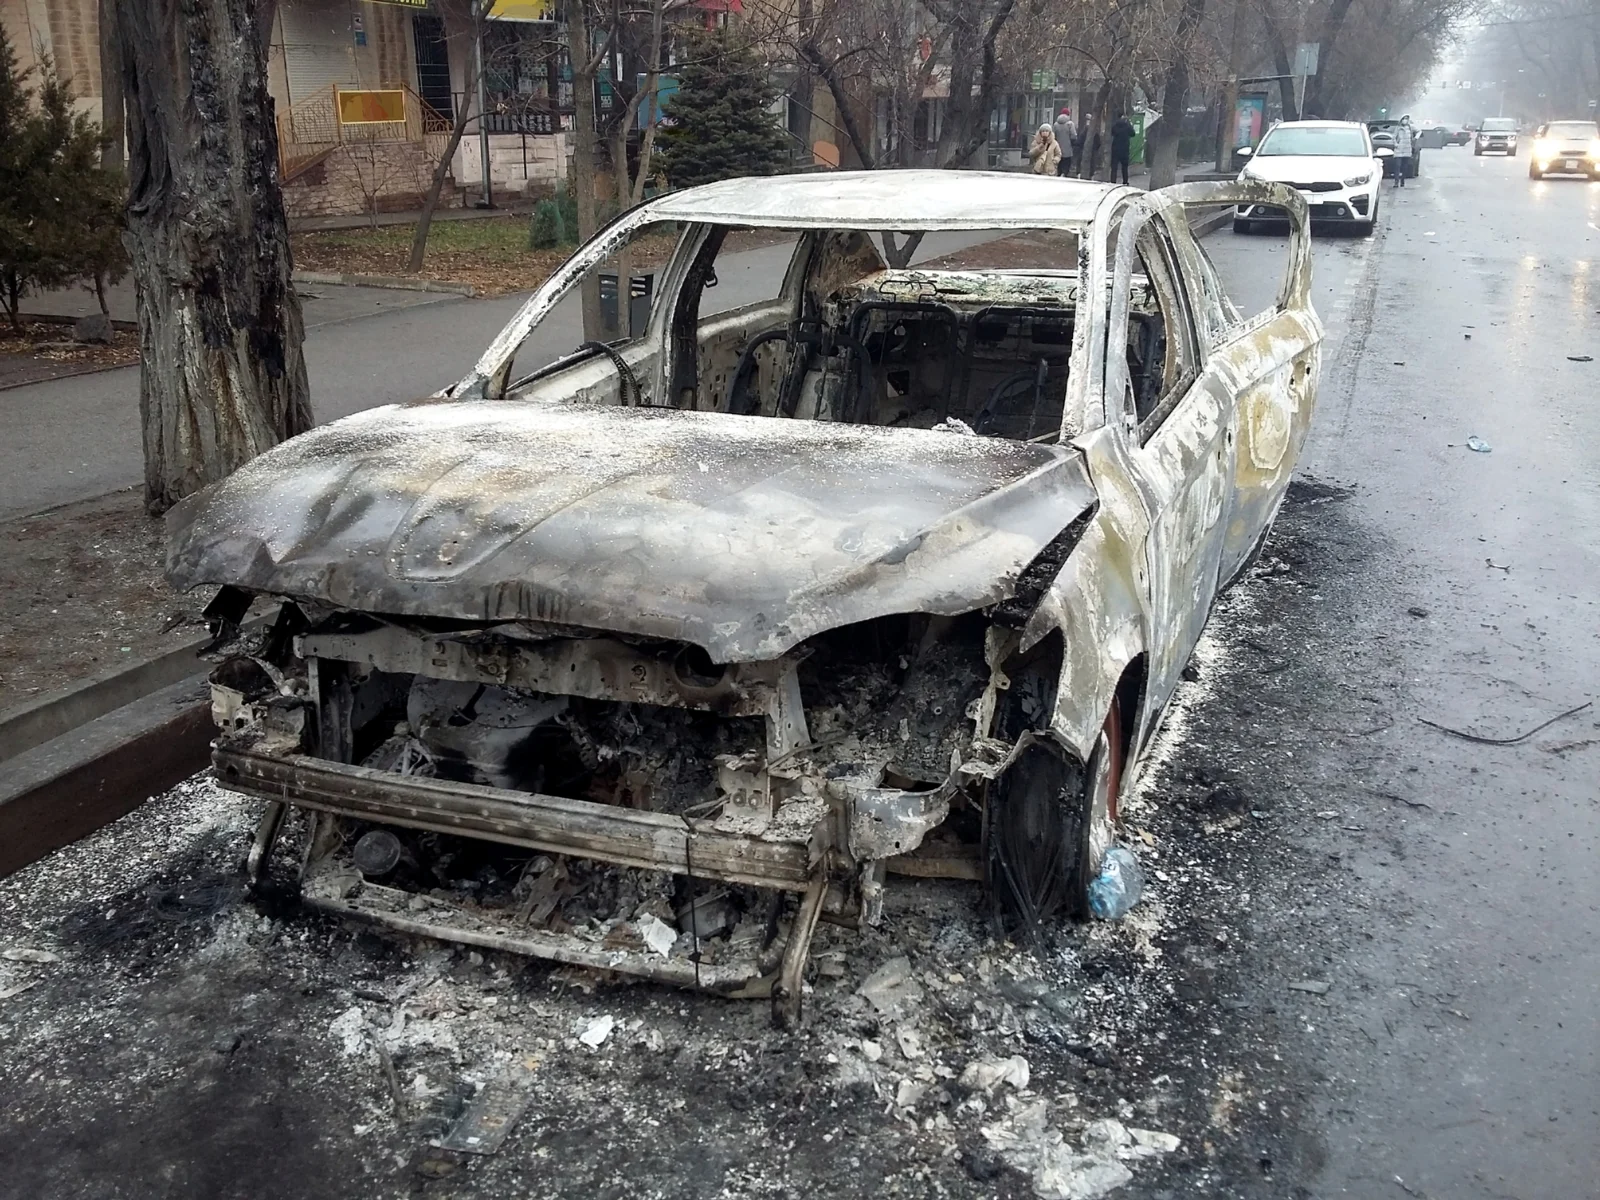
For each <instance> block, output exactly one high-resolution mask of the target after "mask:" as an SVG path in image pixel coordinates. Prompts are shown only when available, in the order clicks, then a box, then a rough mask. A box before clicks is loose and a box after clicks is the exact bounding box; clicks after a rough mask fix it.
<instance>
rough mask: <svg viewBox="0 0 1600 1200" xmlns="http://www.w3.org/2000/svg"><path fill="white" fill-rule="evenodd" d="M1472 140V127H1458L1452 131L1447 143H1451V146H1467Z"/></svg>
mask: <svg viewBox="0 0 1600 1200" xmlns="http://www.w3.org/2000/svg"><path fill="white" fill-rule="evenodd" d="M1471 141H1472V130H1470V129H1457V130H1456V131H1455V132H1454V133H1452V134H1451V135H1450V139H1449V141H1448V142H1447V143H1446V144H1447V145H1450V146H1465V145H1467V144H1468V143H1469V142H1471Z"/></svg>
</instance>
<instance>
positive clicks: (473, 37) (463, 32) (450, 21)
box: [406, 0, 491, 274]
mask: <svg viewBox="0 0 1600 1200" xmlns="http://www.w3.org/2000/svg"><path fill="white" fill-rule="evenodd" d="M434 3H435V5H436V6H437V7H438V8H439V10H440V15H441V17H442V20H443V24H444V27H445V31H446V36H448V37H450V38H452V39H455V40H457V41H465V42H466V43H467V44H468V45H470V46H472V47H473V49H474V51H475V50H476V49H477V47H478V46H479V45H481V43H482V39H483V31H484V29H485V28H486V27H487V24H488V21H489V10H490V8H491V5H490V3H489V0H434ZM466 60H467V61H468V62H469V63H471V64H472V65H471V66H470V67H469V68H468V71H467V79H466V87H465V89H464V95H463V96H462V98H461V103H459V104H457V105H456V107H455V114H454V116H453V118H452V119H451V122H450V137H449V138H448V139H447V140H446V141H445V144H444V149H443V150H442V151H441V152H440V154H439V158H438V161H437V162H435V163H434V165H433V178H432V180H430V182H429V184H428V192H427V195H425V196H424V197H423V198H422V212H421V213H420V214H419V215H418V216H417V228H416V231H415V232H414V233H413V234H412V235H411V257H410V258H409V259H407V260H406V270H407V271H410V272H412V273H413V274H415V273H416V272H418V271H420V270H422V264H423V263H424V262H425V261H426V260H427V254H428V233H429V231H430V230H431V229H432V228H433V214H434V213H435V212H436V211H438V208H439V200H440V198H441V197H442V196H443V195H444V181H445V180H446V179H447V178H448V177H449V175H450V164H451V162H453V161H454V159H455V156H456V150H457V149H459V148H460V146H461V139H462V138H463V137H464V136H466V132H467V129H468V127H469V126H470V125H471V124H472V123H473V122H474V121H476V120H478V119H479V113H478V83H479V79H478V76H479V73H480V72H481V71H482V70H483V62H482V58H481V56H480V55H478V54H477V53H470V54H468V55H467V56H466ZM484 169H485V170H487V169H488V164H485V165H484Z"/></svg>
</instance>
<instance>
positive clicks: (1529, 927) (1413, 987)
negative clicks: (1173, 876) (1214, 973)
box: [1299, 149, 1600, 1198]
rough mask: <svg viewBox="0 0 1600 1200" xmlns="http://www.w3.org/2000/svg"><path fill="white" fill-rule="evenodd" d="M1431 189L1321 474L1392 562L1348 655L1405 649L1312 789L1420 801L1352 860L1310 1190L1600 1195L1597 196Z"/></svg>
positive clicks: (1462, 179) (1371, 318) (1443, 170)
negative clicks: (1501, 741)
mask: <svg viewBox="0 0 1600 1200" xmlns="http://www.w3.org/2000/svg"><path fill="white" fill-rule="evenodd" d="M1425 170H1426V171H1427V175H1426V176H1425V177H1424V178H1423V179H1422V180H1420V181H1419V185H1418V186H1408V187H1407V188H1406V189H1405V190H1404V191H1402V192H1399V193H1397V194H1396V193H1391V194H1390V195H1389V196H1388V197H1387V200H1388V202H1389V208H1388V228H1387V229H1386V230H1385V231H1384V232H1383V234H1382V237H1381V240H1380V241H1379V242H1378V244H1377V245H1376V247H1375V253H1374V255H1373V258H1372V259H1371V260H1370V262H1369V263H1368V264H1367V267H1366V269H1365V271H1364V273H1363V276H1362V281H1361V285H1360V287H1359V289H1358V299H1357V301H1356V304H1355V308H1354V310H1353V321H1352V327H1351V329H1350V330H1349V331H1348V333H1347V335H1346V336H1347V339H1348V340H1347V342H1346V346H1345V352H1344V355H1343V357H1342V358H1341V359H1339V360H1338V361H1336V362H1335V363H1334V370H1333V372H1332V375H1331V377H1330V378H1328V379H1326V380H1325V381H1324V385H1323V390H1322V394H1321V401H1320V404H1321V409H1320V412H1319V413H1318V416H1317V422H1316V427H1315V430H1314V433H1313V439H1312V443H1311V445H1310V447H1309V452H1308V454H1307V455H1306V457H1305V458H1304V460H1303V468H1302V469H1303V471H1304V472H1305V473H1308V474H1311V475H1317V476H1323V477H1327V478H1332V479H1337V480H1339V481H1341V482H1348V483H1351V484H1354V485H1355V489H1356V490H1355V494H1354V495H1353V496H1352V497H1351V498H1350V499H1349V501H1347V502H1346V503H1345V505H1344V507H1346V508H1347V509H1348V513H1347V515H1348V516H1349V518H1350V519H1351V520H1352V521H1353V522H1355V523H1356V524H1358V525H1360V526H1363V527H1365V528H1367V529H1370V530H1372V531H1373V533H1374V536H1375V537H1376V538H1380V539H1381V543H1380V544H1381V546H1382V551H1381V559H1382V562H1381V563H1378V564H1375V565H1374V568H1373V570H1372V573H1371V577H1370V579H1368V580H1362V579H1355V580H1350V581H1347V582H1348V584H1349V585H1350V586H1351V587H1352V588H1353V590H1354V592H1355V595H1356V596H1357V597H1360V598H1361V599H1360V601H1359V604H1358V607H1359V610H1360V611H1359V615H1358V616H1357V617H1356V619H1355V620H1354V622H1353V627H1352V628H1351V630H1350V632H1349V637H1350V639H1351V640H1352V641H1355V642H1364V643H1366V644H1368V645H1371V644H1372V643H1373V641H1374V639H1379V638H1382V639H1384V645H1385V646H1386V650H1385V651H1384V652H1383V654H1382V656H1381V657H1382V658H1383V659H1384V660H1385V662H1384V665H1383V666H1382V667H1381V668H1380V670H1381V672H1382V674H1383V675H1384V676H1385V677H1387V678H1388V679H1389V680H1392V681H1393V682H1394V683H1395V684H1396V685H1397V686H1396V688H1395V692H1396V693H1397V694H1396V695H1395V696H1394V710H1393V716H1394V724H1393V726H1392V728H1390V729H1387V730H1385V731H1382V732H1380V733H1376V734H1373V735H1371V736H1370V737H1368V738H1364V739H1360V741H1359V743H1358V744H1356V745H1353V746H1343V747H1338V748H1337V749H1335V748H1332V747H1330V752H1328V753H1325V754H1324V755H1322V756H1320V761H1313V762H1311V763H1306V764H1302V765H1301V766H1300V768H1299V769H1300V770H1301V771H1305V772H1316V773H1318V774H1319V775H1320V776H1321V777H1322V778H1326V779H1330V780H1335V779H1338V778H1339V777H1340V775H1345V776H1346V777H1348V778H1350V779H1351V780H1353V781H1359V782H1360V784H1361V786H1364V787H1367V788H1369V789H1373V790H1378V791H1388V792H1391V793H1393V794H1396V795H1402V796H1404V797H1405V799H1406V800H1409V801H1410V802H1411V804H1396V803H1393V802H1389V803H1388V805H1387V813H1388V816H1389V818H1390V823H1389V829H1388V838H1389V839H1390V840H1389V844H1388V845H1387V846H1385V847H1384V848H1383V849H1381V850H1375V849H1373V847H1372V846H1371V841H1372V840H1373V839H1372V838H1371V835H1367V837H1366V838H1365V839H1363V838H1361V837H1352V838H1351V841H1350V846H1351V850H1350V851H1349V853H1350V854H1351V856H1352V866H1351V869H1352V871H1353V872H1354V873H1355V874H1356V875H1357V877H1358V879H1359V884H1358V886H1359V887H1360V888H1362V889H1363V890H1364V891H1365V892H1366V894H1367V895H1368V896H1369V897H1370V900H1371V906H1370V908H1365V909H1363V910H1360V911H1358V912H1352V913H1349V914H1344V915H1341V916H1339V917H1337V918H1335V919H1336V920H1337V921H1338V922H1341V923H1344V924H1348V925H1351V926H1353V928H1354V929H1355V931H1356V936H1355V939H1354V941H1353V942H1352V946H1353V949H1352V950H1351V952H1350V953H1349V954H1348V956H1347V957H1343V958H1342V959H1340V958H1336V961H1335V963H1334V964H1332V968H1331V969H1332V970H1333V972H1334V974H1335V975H1336V976H1337V977H1339V978H1340V979H1341V981H1342V982H1341V988H1340V992H1341V993H1342V996H1341V1000H1340V1002H1339V1003H1338V1004H1337V1005H1336V1006H1334V1007H1333V1009H1332V1011H1330V1012H1329V1013H1328V1014H1327V1015H1326V1016H1325V1018H1324V1023H1325V1033H1326V1038H1325V1040H1324V1039H1320V1038H1308V1039H1307V1040H1306V1046H1305V1050H1306V1051H1307V1052H1308V1053H1309V1052H1313V1051H1314V1050H1315V1047H1316V1046H1317V1043H1318V1042H1319V1041H1322V1044H1323V1046H1324V1048H1325V1049H1324V1054H1323V1055H1321V1056H1319V1057H1321V1060H1322V1062H1321V1068H1322V1070H1323V1071H1325V1072H1327V1073H1328V1074H1329V1075H1330V1076H1331V1077H1333V1078H1334V1079H1336V1081H1337V1084H1336V1086H1330V1087H1328V1088H1327V1089H1326V1094H1325V1095H1324V1096H1323V1097H1322V1098H1321V1100H1320V1102H1319V1106H1318V1107H1319V1109H1320V1110H1321V1117H1322V1121H1323V1123H1324V1125H1323V1137H1324V1139H1325V1142H1326V1153H1327V1166H1326V1168H1325V1170H1324V1171H1323V1173H1322V1174H1321V1176H1320V1178H1319V1179H1318V1180H1317V1184H1316V1189H1315V1190H1316V1192H1317V1194H1323V1195H1357V1196H1368V1195H1382V1194H1394V1195H1400V1194H1402V1192H1403V1189H1401V1188H1400V1187H1399V1186H1398V1185H1395V1184H1394V1179H1395V1177H1397V1176H1398V1177H1399V1178H1400V1179H1402V1180H1403V1181H1404V1183H1405V1187H1406V1188H1407V1189H1416V1190H1415V1191H1411V1192H1410V1194H1412V1195H1419V1194H1427V1195H1431V1196H1435V1197H1440V1198H1443V1197H1507V1196H1516V1197H1543V1196H1551V1197H1554V1196H1581V1195H1594V1194H1596V1189H1597V1186H1600V1185H1597V1183H1596V1180H1600V871H1597V869H1596V868H1597V866H1600V800H1597V791H1600V711H1597V708H1600V638H1597V635H1596V629H1597V625H1600V532H1597V530H1600V230H1597V228H1596V225H1597V223H1600V185H1596V184H1590V183H1586V182H1580V181H1569V180H1556V179H1551V180H1546V181H1544V182H1539V183H1535V182H1531V181H1529V180H1528V179H1527V178H1526V163H1525V161H1524V160H1522V159H1509V160H1508V159H1500V158H1488V157H1485V158H1474V157H1473V156H1472V155H1471V154H1469V153H1466V152H1465V151H1457V150H1454V149H1446V150H1440V151H1434V152H1431V153H1429V154H1428V155H1427V156H1426V159H1425ZM1574 358H1591V359H1593V360H1595V361H1585V362H1575V361H1572V359H1574ZM1473 436H1476V437H1479V438H1481V439H1482V440H1483V442H1485V443H1486V444H1487V445H1488V447H1489V449H1490V452H1489V453H1479V452H1475V451H1472V450H1469V449H1468V448H1467V445H1466V443H1467V440H1468V438H1469V437H1473ZM1364 585H1366V586H1364ZM1413 607H1414V608H1415V609H1417V610H1419V611H1421V610H1426V613H1427V615H1426V616H1424V617H1417V616H1412V615H1409V613H1408V611H1407V610H1408V609H1410V608H1413ZM1347 649H1348V648H1347V647H1346V646H1339V645H1328V644H1323V645H1318V646H1315V647H1312V646H1308V647H1307V650H1308V652H1312V653H1316V654H1319V655H1326V656H1331V657H1332V658H1334V659H1335V660H1337V658H1338V657H1339V656H1342V655H1343V654H1345V653H1346V652H1347ZM1334 669H1335V670H1336V669H1337V668H1336V667H1335V668H1334ZM1351 682H1355V681H1353V680H1352V681H1351ZM1591 701H1592V702H1597V707H1590V708H1587V709H1585V710H1583V711H1582V712H1579V713H1577V714H1575V715H1573V716H1572V717H1569V718H1567V719H1565V720H1563V721H1560V722H1558V723H1557V724H1555V725H1553V726H1551V727H1550V728H1549V729H1547V730H1546V731H1544V732H1543V733H1541V734H1538V735H1536V736H1534V737H1532V738H1529V739H1528V740H1526V741H1521V742H1518V743H1517V744H1515V745H1506V746H1499V745H1485V744H1480V743H1477V742H1471V741H1467V740H1464V739H1461V738H1459V737H1455V736H1452V735H1450V734H1447V733H1444V732H1443V731H1440V730H1438V729H1435V728H1432V727H1430V726H1426V725H1422V724H1420V723H1419V720H1418V718H1427V719H1428V720H1431V721H1435V722H1438V723H1440V724H1443V725H1447V726H1450V727H1452V728H1454V729H1458V730H1461V731H1464V732H1469V733H1473V734H1476V735H1479V736H1485V737H1491V738H1514V737H1517V736H1519V735H1521V734H1523V733H1524V732H1525V731H1527V730H1530V729H1532V728H1534V727H1535V726H1537V725H1538V724H1540V723H1541V722H1542V721H1544V720H1546V719H1547V718H1550V717H1553V716H1555V715H1556V714H1558V713H1561V712H1564V711H1565V710H1568V709H1570V708H1573V707H1575V706H1577V705H1580V704H1584V703H1586V702H1591ZM1419 803H1425V804H1427V805H1429V806H1430V807H1428V808H1416V807H1412V805H1414V804H1419ZM1380 812H1381V810H1380ZM1397 818H1405V821H1404V823H1403V824H1402V823H1400V822H1399V821H1398V820H1397ZM1362 847H1365V848H1364V849H1363V848H1362ZM1382 1189H1389V1190H1388V1191H1387V1192H1385V1191H1384V1190H1382Z"/></svg>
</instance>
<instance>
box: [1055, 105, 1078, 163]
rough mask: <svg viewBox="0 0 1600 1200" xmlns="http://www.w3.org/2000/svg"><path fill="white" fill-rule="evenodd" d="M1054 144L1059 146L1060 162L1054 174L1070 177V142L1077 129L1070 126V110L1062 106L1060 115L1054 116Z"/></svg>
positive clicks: (1075, 135) (1074, 136) (1074, 137)
mask: <svg viewBox="0 0 1600 1200" xmlns="http://www.w3.org/2000/svg"><path fill="white" fill-rule="evenodd" d="M1055 130H1056V145H1058V146H1060V147H1061V162H1060V164H1059V165H1058V166H1057V167H1056V174H1057V175H1061V176H1064V177H1066V178H1068V179H1070V178H1071V177H1072V144H1073V142H1074V141H1075V140H1076V137H1077V132H1078V131H1077V130H1075V129H1073V127H1072V112H1071V110H1070V109H1065V108H1063V109H1062V110H1061V115H1060V116H1059V117H1057V118H1056V125H1055Z"/></svg>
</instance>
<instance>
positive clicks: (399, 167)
mask: <svg viewBox="0 0 1600 1200" xmlns="http://www.w3.org/2000/svg"><path fill="white" fill-rule="evenodd" d="M339 149H340V158H341V159H342V161H343V164H344V166H345V167H346V168H347V169H348V171H349V172H350V178H351V180H352V182H354V184H355V187H356V191H358V192H360V193H361V204H362V207H363V208H364V209H365V210H366V213H367V219H368V221H369V222H370V224H371V227H372V228H373V229H376V228H377V227H378V202H379V200H380V199H382V198H383V197H384V196H388V195H391V194H392V193H393V192H394V190H395V185H396V184H404V185H405V188H404V192H405V194H406V195H407V196H408V197H410V199H409V200H408V207H409V204H410V203H414V202H415V197H416V196H417V195H418V193H419V192H421V191H422V190H423V189H422V188H419V187H418V186H417V185H418V183H419V181H420V176H422V175H423V174H424V173H428V174H431V172H428V170H427V167H426V165H425V163H424V161H423V159H422V157H421V155H422V154H423V153H424V152H423V151H422V150H421V149H420V148H419V147H416V146H412V145H410V144H408V143H404V142H382V143H380V142H375V141H351V142H345V143H344V144H343V145H341V146H340V147H339Z"/></svg>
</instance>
